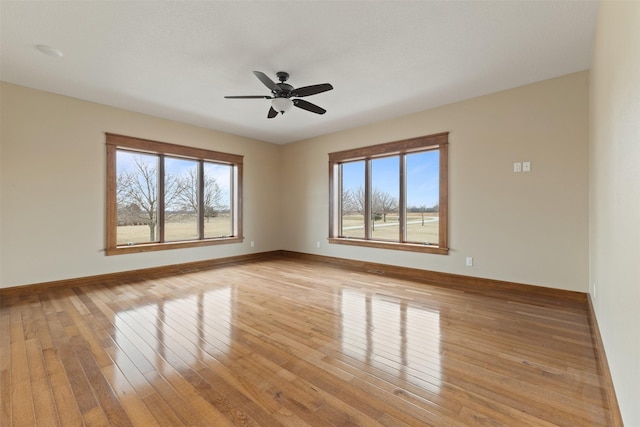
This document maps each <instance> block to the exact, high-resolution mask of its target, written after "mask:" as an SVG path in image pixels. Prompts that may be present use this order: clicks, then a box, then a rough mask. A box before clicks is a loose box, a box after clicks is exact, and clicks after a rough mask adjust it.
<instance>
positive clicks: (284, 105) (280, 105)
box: [271, 98, 293, 114]
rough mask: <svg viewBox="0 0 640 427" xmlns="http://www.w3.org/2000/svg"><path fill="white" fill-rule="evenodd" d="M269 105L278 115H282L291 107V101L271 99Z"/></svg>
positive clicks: (287, 99)
mask: <svg viewBox="0 0 640 427" xmlns="http://www.w3.org/2000/svg"><path fill="white" fill-rule="evenodd" d="M271 105H272V106H273V109H274V110H276V111H277V112H278V113H281V114H284V113H286V112H287V111H289V110H290V109H291V107H293V101H292V100H290V99H289V98H273V101H271Z"/></svg>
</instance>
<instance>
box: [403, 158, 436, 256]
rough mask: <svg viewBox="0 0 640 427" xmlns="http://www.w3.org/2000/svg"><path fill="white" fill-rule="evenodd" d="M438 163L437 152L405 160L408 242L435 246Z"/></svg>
mask: <svg viewBox="0 0 640 427" xmlns="http://www.w3.org/2000/svg"><path fill="white" fill-rule="evenodd" d="M439 161H440V160H439V152H438V150H432V151H426V152H422V153H415V154H408V155H407V156H406V162H407V163H406V175H407V217H406V221H407V226H406V227H407V241H408V242H416V243H427V244H432V245H437V244H438V242H439V240H438V230H439V217H438V203H439V200H440V199H439V193H440V170H439Z"/></svg>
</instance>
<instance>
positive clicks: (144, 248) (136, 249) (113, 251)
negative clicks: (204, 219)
mask: <svg viewBox="0 0 640 427" xmlns="http://www.w3.org/2000/svg"><path fill="white" fill-rule="evenodd" d="M243 240H244V238H243V237H227V238H222V239H207V240H193V241H180V242H165V243H140V244H137V245H131V246H117V247H115V248H107V249H105V254H106V255H124V254H134V253H140V252H153V251H167V250H171V249H182V248H197V247H200V246H212V245H225V244H230V243H242V241H243Z"/></svg>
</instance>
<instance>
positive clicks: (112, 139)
mask: <svg viewBox="0 0 640 427" xmlns="http://www.w3.org/2000/svg"><path fill="white" fill-rule="evenodd" d="M242 160H243V157H242V156H238V155H235V154H226V153H219V152H216V151H210V150H203V149H199V148H190V147H185V146H181V145H175V144H167V143H163V142H156V141H150V140H145V139H140V138H132V137H128V136H123V135H115V134H110V133H107V249H106V253H107V255H115V254H124V253H133V252H146V251H156V250H164V249H177V248H185V247H195V246H205V245H215V244H223V243H239V242H241V241H242V240H243V237H242Z"/></svg>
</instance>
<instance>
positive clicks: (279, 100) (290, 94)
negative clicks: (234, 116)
mask: <svg viewBox="0 0 640 427" xmlns="http://www.w3.org/2000/svg"><path fill="white" fill-rule="evenodd" d="M253 74H255V75H256V77H257V78H258V80H260V81H261V82H262V83H263V84H264V85H265V86H266V87H268V88H269V90H270V91H271V96H266V95H245V96H225V98H228V99H271V100H272V101H271V108H269V112H268V113H267V118H269V119H272V118H274V117H275V116H277V115H278V113H280V114H284V113H286V112H287V111H289V110H290V109H291V107H292V106H294V107H298V108H302V109H303V110H307V111H311V112H312V113H316V114H324V113H326V112H327V110H325V109H324V108H321V107H318V106H317V105H316V104H312V103H311V102H309V101H305V100H304V99H297V98H304V97H305V96H310V95H315V94H318V93H322V92H326V91H328V90H331V89H333V86H331V85H330V84H329V83H322V84H319V85H311V86H303V87H299V88H297V89H294V87H293V86H291V85H290V84H288V83H285V82H286V81H287V80H288V79H289V73H287V72H284V71H278V72H277V73H276V76H278V80H280V83H275V82H274V81H273V80H271V79H270V78H269V77H268V76H267V75H266V74H265V73H263V72H260V71H254V72H253ZM291 98H296V99H291Z"/></svg>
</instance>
